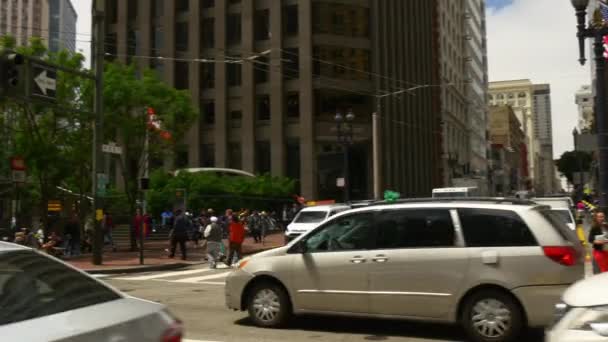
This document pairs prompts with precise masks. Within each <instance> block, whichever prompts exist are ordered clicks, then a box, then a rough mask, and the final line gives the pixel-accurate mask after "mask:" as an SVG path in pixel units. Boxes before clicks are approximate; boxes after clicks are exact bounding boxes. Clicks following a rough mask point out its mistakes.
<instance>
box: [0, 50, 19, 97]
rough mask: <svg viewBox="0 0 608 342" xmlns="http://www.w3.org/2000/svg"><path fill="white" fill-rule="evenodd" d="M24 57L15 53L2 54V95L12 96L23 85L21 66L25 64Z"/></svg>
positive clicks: (0, 81) (0, 56) (0, 87)
mask: <svg viewBox="0 0 608 342" xmlns="http://www.w3.org/2000/svg"><path fill="white" fill-rule="evenodd" d="M24 61H25V59H24V58H23V55H20V54H18V53H16V52H13V51H4V52H2V53H1V54H0V91H1V92H0V94H1V95H12V94H14V93H15V92H16V91H17V89H18V88H19V86H20V84H21V75H20V66H21V65H22V64H23V63H24Z"/></svg>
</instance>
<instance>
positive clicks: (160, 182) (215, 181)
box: [147, 170, 295, 215]
mask: <svg viewBox="0 0 608 342" xmlns="http://www.w3.org/2000/svg"><path fill="white" fill-rule="evenodd" d="M150 180H151V181H150V186H151V190H150V191H148V194H147V196H148V197H147V200H148V209H149V210H150V212H152V213H153V214H154V215H160V213H161V212H162V211H163V210H166V209H173V207H174V204H175V203H176V200H177V198H176V192H177V190H178V189H185V190H186V196H187V205H188V208H189V209H193V210H198V209H202V208H214V209H216V210H224V209H227V208H233V209H240V208H248V209H260V210H270V209H272V208H275V207H276V206H277V205H281V204H283V203H288V202H289V201H291V196H292V195H293V192H294V189H295V181H294V180H292V179H289V178H284V177H271V176H267V175H266V176H259V177H255V178H252V177H240V176H219V175H216V174H213V173H205V172H200V173H187V172H181V173H179V175H178V176H176V177H173V176H171V175H169V174H167V173H166V172H163V171H160V170H159V171H155V172H154V173H153V174H152V175H151V177H150Z"/></svg>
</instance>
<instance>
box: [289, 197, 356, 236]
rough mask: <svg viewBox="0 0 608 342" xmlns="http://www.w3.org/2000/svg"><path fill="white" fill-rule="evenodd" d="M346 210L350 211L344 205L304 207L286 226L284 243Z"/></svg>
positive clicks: (348, 207)
mask: <svg viewBox="0 0 608 342" xmlns="http://www.w3.org/2000/svg"><path fill="white" fill-rule="evenodd" d="M348 209H350V206H348V205H346V204H332V205H319V206H313V207H306V208H304V209H302V210H300V212H299V213H298V214H297V215H296V217H294V219H293V221H292V222H291V223H290V224H289V225H287V230H286V231H285V243H288V242H289V241H291V240H293V239H295V238H297V237H298V236H300V235H302V234H305V233H308V232H309V231H311V230H313V229H315V228H316V227H317V226H318V225H319V224H320V223H321V222H323V221H325V220H326V219H328V218H329V217H332V216H334V215H336V214H337V213H341V212H343V211H345V210H348Z"/></svg>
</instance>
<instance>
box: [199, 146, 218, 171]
mask: <svg viewBox="0 0 608 342" xmlns="http://www.w3.org/2000/svg"><path fill="white" fill-rule="evenodd" d="M214 166H215V145H213V144H203V145H202V146H201V167H214Z"/></svg>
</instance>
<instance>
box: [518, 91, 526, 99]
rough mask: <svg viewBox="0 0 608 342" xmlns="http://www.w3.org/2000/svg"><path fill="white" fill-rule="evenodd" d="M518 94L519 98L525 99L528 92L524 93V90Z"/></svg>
mask: <svg viewBox="0 0 608 342" xmlns="http://www.w3.org/2000/svg"><path fill="white" fill-rule="evenodd" d="M517 96H518V97H519V98H524V99H525V98H526V93H523V92H522V93H519V94H518V95H517Z"/></svg>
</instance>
